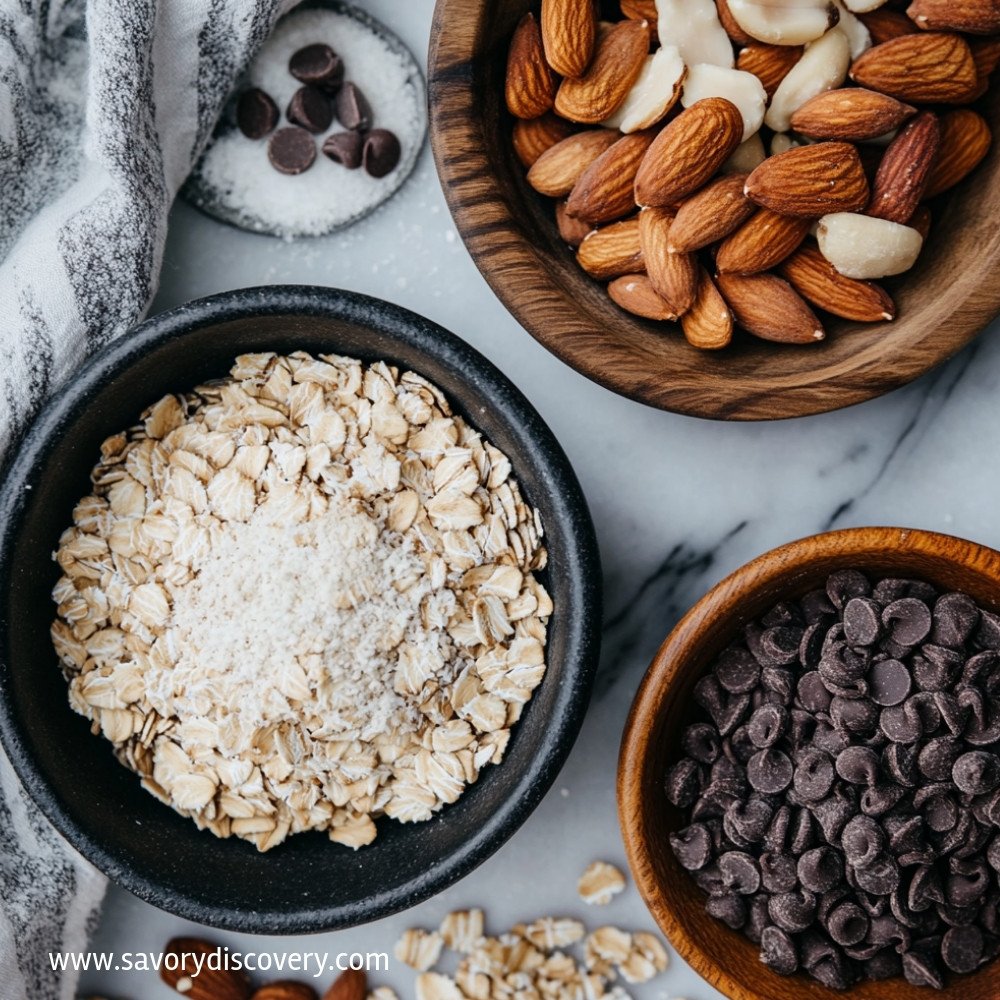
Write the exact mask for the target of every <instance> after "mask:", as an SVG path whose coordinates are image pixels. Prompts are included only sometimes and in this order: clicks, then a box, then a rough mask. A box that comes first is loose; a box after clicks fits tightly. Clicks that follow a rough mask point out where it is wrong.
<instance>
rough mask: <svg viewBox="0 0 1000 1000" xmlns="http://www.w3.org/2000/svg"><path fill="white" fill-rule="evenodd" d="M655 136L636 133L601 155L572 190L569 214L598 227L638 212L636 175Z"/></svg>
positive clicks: (653, 134) (623, 138)
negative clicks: (636, 204)
mask: <svg viewBox="0 0 1000 1000" xmlns="http://www.w3.org/2000/svg"><path fill="white" fill-rule="evenodd" d="M655 134H656V133H655V132H652V131H651V130H647V131H645V132H633V133H631V134H630V135H626V136H623V137H622V138H621V139H619V140H618V141H617V142H616V143H615V144H614V145H613V146H609V147H608V149H606V150H605V151H604V152H603V153H601V155H600V156H599V157H598V158H597V159H596V160H594V162H593V163H591V164H590V166H589V167H587V169H586V170H585V171H584V172H583V173H582V174H581V175H580V179H579V180H578V181H577V182H576V184H575V185H574V186H573V190H572V192H571V193H570V196H569V202H568V204H567V206H566V208H567V211H568V212H569V214H570V215H575V216H576V217H577V218H578V219H582V220H583V221H584V222H590V223H593V224H595V225H598V224H600V223H602V222H611V221H613V220H614V219H620V218H621V217H622V216H623V215H628V214H629V212H633V211H635V175H636V173H638V171H639V164H640V163H642V158H643V157H644V156H645V155H646V150H647V149H649V146H650V144H651V143H652V141H653V138H654V137H655Z"/></svg>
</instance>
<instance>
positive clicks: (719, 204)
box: [668, 174, 756, 253]
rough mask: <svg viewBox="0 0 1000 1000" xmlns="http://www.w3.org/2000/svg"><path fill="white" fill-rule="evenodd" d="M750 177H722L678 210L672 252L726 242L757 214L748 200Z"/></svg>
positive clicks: (687, 250)
mask: <svg viewBox="0 0 1000 1000" xmlns="http://www.w3.org/2000/svg"><path fill="white" fill-rule="evenodd" d="M747 176H748V175H747V174H729V175H727V176H725V177H719V178H718V179H717V180H714V181H712V182H711V184H708V185H706V186H705V187H703V188H702V189H701V190H700V191H699V192H698V193H697V194H695V195H692V196H691V197H690V198H688V199H687V201H685V202H684V203H683V204H682V205H681V207H680V208H679V209H678V210H677V216H676V218H675V219H674V222H673V225H672V226H671V227H670V245H669V247H668V249H669V250H670V251H671V252H674V253H676V252H678V251H681V252H687V253H690V252H691V251H693V250H700V249H701V248H702V247H707V246H708V245H709V244H710V243H716V242H717V241H718V240H721V239H725V238H726V237H727V236H728V235H729V234H730V233H732V232H734V231H735V230H736V229H738V228H739V227H740V226H741V225H742V224H743V223H744V222H746V220H747V219H749V218H750V216H751V215H753V213H754V212H755V211H756V207H755V206H754V203H753V202H752V201H751V200H750V199H749V198H748V197H747V196H746V194H745V193H744V191H743V188H744V187H745V186H746V180H747Z"/></svg>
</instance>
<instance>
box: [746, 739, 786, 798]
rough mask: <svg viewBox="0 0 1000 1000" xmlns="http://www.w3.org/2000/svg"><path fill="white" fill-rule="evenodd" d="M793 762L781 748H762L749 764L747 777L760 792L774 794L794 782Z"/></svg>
mask: <svg viewBox="0 0 1000 1000" xmlns="http://www.w3.org/2000/svg"><path fill="white" fill-rule="evenodd" d="M792 773H793V769H792V762H791V761H790V760H789V759H788V757H787V755H786V754H784V753H782V752H781V751H780V750H761V751H759V752H758V753H755V754H754V755H753V756H752V757H751V758H750V761H749V763H748V764H747V778H748V779H749V781H750V784H751V785H752V786H753V788H754V789H756V790H757V791H758V792H766V793H767V794H769V795H774V794H776V793H778V792H781V791H784V790H785V789H786V788H787V787H788V786H789V785H790V784H791V782H792Z"/></svg>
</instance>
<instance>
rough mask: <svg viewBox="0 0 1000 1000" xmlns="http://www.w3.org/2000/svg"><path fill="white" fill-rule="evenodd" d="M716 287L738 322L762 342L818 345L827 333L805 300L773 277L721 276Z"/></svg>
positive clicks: (784, 282)
mask: <svg viewBox="0 0 1000 1000" xmlns="http://www.w3.org/2000/svg"><path fill="white" fill-rule="evenodd" d="M715 280H716V284H717V285H718V288H719V291H720V292H722V297H723V298H724V299H725V300H726V302H728V303H729V307H730V308H731V309H732V310H733V315H734V316H735V317H736V322H737V323H738V324H739V325H740V326H742V327H743V329H744V330H746V331H747V332H748V333H752V334H753V335H754V336H755V337H759V338H760V339H761V340H770V341H773V342H775V343H778V344H815V343H817V342H818V341H820V340H822V339H823V338H824V337H825V336H826V333H825V331H824V330H823V324H822V323H820V321H819V320H818V319H817V318H816V314H815V313H814V312H813V311H812V309H810V308H809V306H808V305H807V304H806V301H805V299H803V298H802V296H801V295H799V293H798V292H796V291H795V289H794V288H792V286H791V285H790V284H789V283H788V282H787V281H785V280H784V279H783V278H779V277H777V276H776V275H773V274H720V275H718V276H717V277H716V279H715Z"/></svg>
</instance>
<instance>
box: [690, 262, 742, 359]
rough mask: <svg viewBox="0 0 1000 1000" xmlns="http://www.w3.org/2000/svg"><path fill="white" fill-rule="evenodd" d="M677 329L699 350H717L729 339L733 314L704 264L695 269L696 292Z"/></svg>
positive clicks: (731, 332) (725, 345)
mask: <svg viewBox="0 0 1000 1000" xmlns="http://www.w3.org/2000/svg"><path fill="white" fill-rule="evenodd" d="M681 329H682V330H683V331H684V336H685V338H686V339H687V342H688V343H689V344H690V345H691V346H692V347H697V348H698V349H699V350H702V351H718V350H720V349H721V348H723V347H728V346H729V344H730V343H732V339H733V314H732V312H731V311H730V309H729V306H728V305H726V300H725V299H724V298H723V297H722V296H721V295H720V294H719V289H718V288H716V287H715V282H714V281H712V278H711V277H710V275H709V273H708V272H707V271H706V270H705V269H704V268H700V269H699V274H698V294H697V295H696V296H695V300H694V303H693V304H692V306H691V308H690V309H689V310H688V311H687V312H686V313H684V315H683V316H682V317H681Z"/></svg>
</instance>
